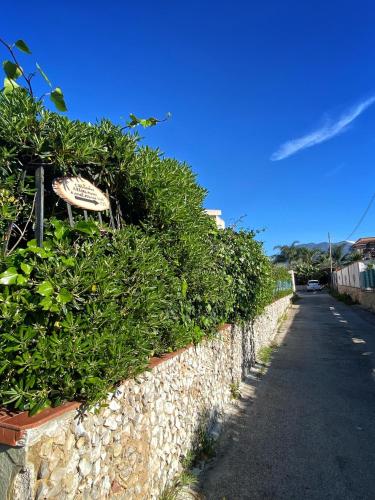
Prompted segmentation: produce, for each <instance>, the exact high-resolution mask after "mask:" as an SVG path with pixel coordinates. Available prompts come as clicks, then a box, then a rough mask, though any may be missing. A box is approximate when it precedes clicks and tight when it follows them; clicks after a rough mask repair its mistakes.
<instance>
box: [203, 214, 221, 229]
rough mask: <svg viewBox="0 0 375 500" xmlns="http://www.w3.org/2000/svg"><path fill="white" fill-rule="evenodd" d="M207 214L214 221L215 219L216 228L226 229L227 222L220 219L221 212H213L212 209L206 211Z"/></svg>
mask: <svg viewBox="0 0 375 500" xmlns="http://www.w3.org/2000/svg"><path fill="white" fill-rule="evenodd" d="M205 212H206V214H208V215H209V216H210V217H211V218H212V219H214V221H215V223H216V226H217V228H218V229H225V222H224V220H223V219H222V218H221V217H220V215H221V210H211V209H206V210H205Z"/></svg>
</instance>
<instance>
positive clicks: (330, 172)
mask: <svg viewBox="0 0 375 500" xmlns="http://www.w3.org/2000/svg"><path fill="white" fill-rule="evenodd" d="M344 167H345V163H341V164H340V165H337V166H336V167H333V168H331V169H330V170H327V172H326V173H325V176H326V177H333V176H334V175H337V174H338V173H339V172H341V170H342V169H343V168H344Z"/></svg>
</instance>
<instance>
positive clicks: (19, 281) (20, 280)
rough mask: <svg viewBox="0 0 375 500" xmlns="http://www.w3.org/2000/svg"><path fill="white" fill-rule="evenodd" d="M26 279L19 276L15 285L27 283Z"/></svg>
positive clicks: (21, 275)
mask: <svg viewBox="0 0 375 500" xmlns="http://www.w3.org/2000/svg"><path fill="white" fill-rule="evenodd" d="M27 281H28V279H27V277H26V276H24V275H23V274H19V275H18V276H17V285H24V284H25V283H27Z"/></svg>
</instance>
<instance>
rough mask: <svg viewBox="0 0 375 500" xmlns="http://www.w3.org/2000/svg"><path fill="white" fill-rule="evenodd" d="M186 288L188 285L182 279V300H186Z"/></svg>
mask: <svg viewBox="0 0 375 500" xmlns="http://www.w3.org/2000/svg"><path fill="white" fill-rule="evenodd" d="M187 288H188V284H187V282H186V280H185V279H184V280H182V283H181V295H182V298H183V299H185V298H186V292H187Z"/></svg>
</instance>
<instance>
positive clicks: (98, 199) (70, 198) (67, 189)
mask: <svg viewBox="0 0 375 500" xmlns="http://www.w3.org/2000/svg"><path fill="white" fill-rule="evenodd" d="M52 187H53V190H54V191H55V193H56V194H57V196H60V198H62V199H63V200H65V201H66V202H67V203H69V204H70V205H73V206H75V207H78V208H83V209H84V210H95V211H96V212H101V211H103V210H109V209H110V204H109V200H108V198H107V196H106V195H105V194H104V193H103V192H102V191H100V189H98V188H97V187H96V186H94V184H91V182H89V181H88V180H86V179H83V178H82V177H59V178H58V179H55V180H54V181H53V183H52Z"/></svg>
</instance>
